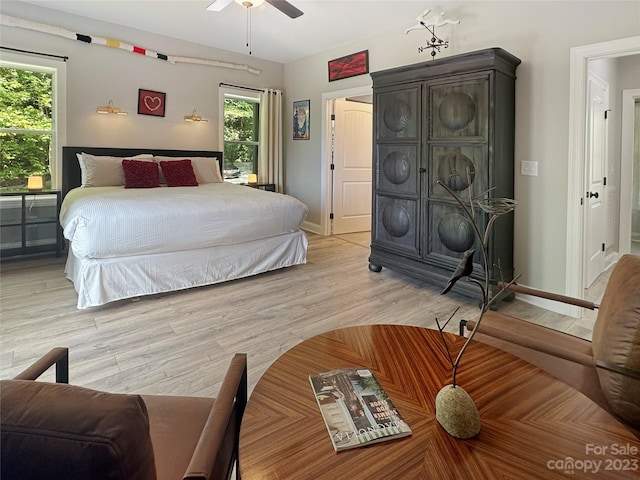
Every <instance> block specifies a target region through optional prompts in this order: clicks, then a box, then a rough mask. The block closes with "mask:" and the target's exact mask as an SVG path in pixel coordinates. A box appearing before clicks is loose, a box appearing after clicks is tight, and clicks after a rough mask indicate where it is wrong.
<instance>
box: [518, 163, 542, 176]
mask: <svg viewBox="0 0 640 480" xmlns="http://www.w3.org/2000/svg"><path fill="white" fill-rule="evenodd" d="M520 175H529V176H532V177H536V176H537V175H538V162H531V161H524V160H523V161H522V162H520Z"/></svg>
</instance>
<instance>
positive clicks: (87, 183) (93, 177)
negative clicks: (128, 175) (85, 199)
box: [77, 152, 153, 187]
mask: <svg viewBox="0 0 640 480" xmlns="http://www.w3.org/2000/svg"><path fill="white" fill-rule="evenodd" d="M77 156H78V162H79V163H80V171H81V174H82V186H83V187H115V186H119V185H124V170H123V169H122V160H123V159H125V158H128V159H131V160H141V161H145V162H153V155H151V154H150V153H143V154H140V155H135V156H129V157H110V156H97V155H91V154H89V153H84V152H82V153H78V154H77Z"/></svg>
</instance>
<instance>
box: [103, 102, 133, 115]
mask: <svg viewBox="0 0 640 480" xmlns="http://www.w3.org/2000/svg"><path fill="white" fill-rule="evenodd" d="M96 112H98V113H114V114H116V115H129V114H128V113H127V112H121V111H120V109H119V108H116V107H114V106H113V101H112V100H109V104H108V105H107V106H106V107H98V108H96Z"/></svg>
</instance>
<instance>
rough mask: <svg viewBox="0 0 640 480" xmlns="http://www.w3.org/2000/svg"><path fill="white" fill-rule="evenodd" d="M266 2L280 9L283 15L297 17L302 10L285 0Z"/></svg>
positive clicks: (269, 0)
mask: <svg viewBox="0 0 640 480" xmlns="http://www.w3.org/2000/svg"><path fill="white" fill-rule="evenodd" d="M267 3H269V4H271V5H273V6H274V7H276V8H277V9H278V10H280V11H281V12H282V13H284V14H285V15H288V16H289V17H291V18H298V17H299V16H300V15H302V14H303V13H304V12H303V11H302V10H300V9H298V8H296V7H294V6H293V5H291V4H290V3H289V2H287V1H286V0H267Z"/></svg>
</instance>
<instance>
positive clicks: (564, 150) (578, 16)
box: [285, 1, 640, 292]
mask: <svg viewBox="0 0 640 480" xmlns="http://www.w3.org/2000/svg"><path fill="white" fill-rule="evenodd" d="M417 9H418V10H419V8H417ZM443 9H444V10H446V13H447V17H449V18H455V19H460V20H461V23H460V24H459V25H454V26H447V27H443V28H442V29H438V30H436V33H438V34H439V35H441V36H442V37H444V38H445V39H447V40H449V41H450V42H451V43H450V47H449V48H448V49H447V50H443V52H442V53H441V54H439V55H438V56H437V58H442V57H444V56H449V55H454V54H458V53H463V52H469V51H474V50H480V49H483V48H489V47H501V48H504V49H505V50H507V51H509V52H510V53H512V54H514V55H515V56H517V57H518V58H520V59H521V60H522V63H521V64H520V66H519V67H518V70H517V72H516V73H517V77H518V79H517V82H516V145H515V161H516V166H515V167H516V168H515V170H516V172H517V173H516V177H515V198H516V200H517V201H518V207H517V208H516V212H515V230H516V231H515V268H516V272H517V273H520V274H522V275H523V277H522V280H521V283H524V284H528V285H532V286H536V287H539V288H545V289H549V290H554V291H557V292H564V290H565V276H566V272H565V265H566V251H565V250H566V249H565V245H566V232H567V182H568V158H567V157H568V119H569V50H570V48H572V47H575V46H580V45H588V44H592V43H598V42H604V41H608V40H613V39H618V38H625V37H631V36H636V35H638V34H640V22H639V21H638V19H639V18H640V2H616V1H607V2H585V1H574V2H562V1H554V2H540V1H521V2H465V3H461V4H457V3H456V4H453V6H452V7H451V8H446V7H445V8H443ZM416 13H419V12H416ZM373 30H374V28H372V31H373ZM425 42H426V36H425V35H422V36H421V35H420V34H419V33H417V32H412V33H410V34H409V35H405V34H404V31H402V30H395V31H390V32H386V33H380V34H378V35H376V36H375V37H371V38H369V39H367V40H362V41H358V42H353V43H350V44H347V45H344V46H343V47H342V48H339V49H334V50H331V51H328V52H325V53H323V54H320V55H315V56H313V57H308V58H305V59H302V60H299V61H296V62H291V63H288V64H286V65H285V86H286V91H287V100H288V101H289V103H291V102H292V101H294V100H300V99H306V98H308V99H310V100H311V125H312V127H311V140H309V141H308V142H299V141H298V142H293V141H292V140H289V139H286V141H287V143H286V151H287V168H286V182H285V183H286V188H287V191H288V192H289V193H291V194H292V195H294V196H296V197H297V198H300V199H301V200H302V201H304V202H305V203H306V204H307V205H309V209H310V210H309V215H308V221H309V222H316V223H318V224H319V223H320V219H321V214H322V212H321V211H320V198H321V191H320V180H319V177H320V171H321V164H322V162H323V161H324V159H322V158H321V155H320V149H321V141H322V139H321V138H319V133H320V128H319V127H320V120H321V109H320V100H321V96H322V93H324V92H329V91H333V90H341V89H346V88H351V87H357V86H363V85H370V84H371V79H370V77H369V76H368V75H362V76H359V77H353V78H350V79H346V80H341V81H337V82H332V83H329V82H328V81H327V61H328V60H331V59H333V58H337V57H341V56H343V55H346V54H349V53H353V52H357V51H360V50H364V49H368V50H369V62H370V71H377V70H383V69H387V68H391V67H395V66H399V65H406V64H412V63H419V62H428V61H429V60H430V58H431V57H430V56H429V53H426V52H425V53H422V54H420V53H418V52H417V48H418V46H422V45H424V43H425ZM289 128H290V120H289V126H285V131H287V129H289ZM523 160H533V161H537V162H538V176H537V177H525V176H521V175H519V172H520V161H523Z"/></svg>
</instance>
